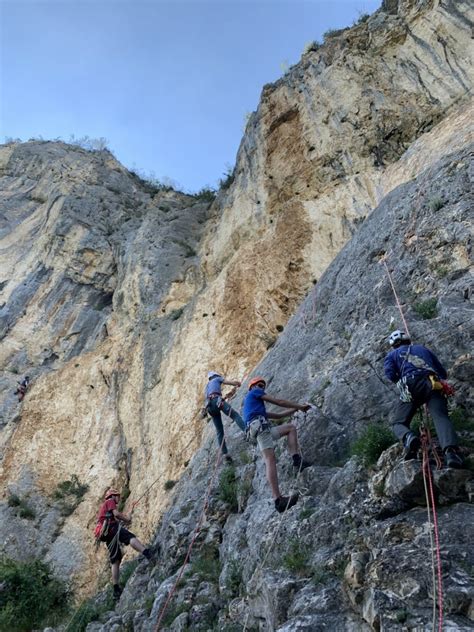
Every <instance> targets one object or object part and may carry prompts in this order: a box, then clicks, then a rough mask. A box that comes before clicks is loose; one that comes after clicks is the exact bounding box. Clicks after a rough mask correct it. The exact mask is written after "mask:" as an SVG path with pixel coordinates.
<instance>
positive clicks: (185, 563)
mask: <svg viewBox="0 0 474 632" xmlns="http://www.w3.org/2000/svg"><path fill="white" fill-rule="evenodd" d="M224 441H225V437H222V442H221V444H220V446H219V450H218V452H217V459H216V462H215V465H214V471H213V473H212V477H211V479H210V482H209V485H208V487H207V493H206V497H205V499H204V505H203V508H202V512H201V516H200V517H199V520H198V523H197V524H196V527H195V529H194V533H193V537H192V539H191V542H190V544H189V547H188V550H187V553H186V557H185V558H184V562H183V565H182V566H181V570H180V571H179V574H178V577H177V578H176V581H175V582H174V584H173V586H172V588H171V590H170V592H169V593H168V597H167V599H166V601H165V605H164V606H163V609H162V610H161V612H160V616H159V617H158V622H157V624H156V628H154V632H158V630H159V629H160V625H161V621H162V620H163V617H164V615H165V612H166V609H167V608H168V605H169V603H170V601H171V598H172V597H173V595H174V593H175V592H176V588H177V586H178V583H179V580H180V579H181V577H182V575H183V573H184V569H185V567H186V565H187V563H188V561H189V558H190V556H191V551H192V549H193V546H194V544H195V542H196V540H197V537H198V535H199V532H200V531H201V527H202V523H203V521H204V518H205V517H206V511H207V507H208V505H209V497H210V495H211V489H212V485H213V484H214V480H215V478H216V473H217V468H218V466H219V463H220V460H221V453H222V446H223V445H224Z"/></svg>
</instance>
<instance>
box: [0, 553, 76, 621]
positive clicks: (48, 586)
mask: <svg viewBox="0 0 474 632" xmlns="http://www.w3.org/2000/svg"><path fill="white" fill-rule="evenodd" d="M0 586H1V593H0V605H1V610H0V630H9V632H28V631H29V630H33V629H36V628H39V627H41V628H43V627H44V626H46V625H55V624H56V623H57V622H59V621H60V620H61V619H62V618H63V617H64V616H65V614H66V612H67V609H68V605H69V593H68V590H67V588H66V586H65V584H64V583H63V582H61V581H60V580H59V579H57V578H55V577H54V576H53V573H52V571H51V569H50V567H49V566H48V565H47V564H45V563H44V562H41V561H40V560H33V561H29V562H17V561H15V560H12V559H9V558H6V557H4V558H1V559H0Z"/></svg>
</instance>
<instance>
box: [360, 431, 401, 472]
mask: <svg viewBox="0 0 474 632" xmlns="http://www.w3.org/2000/svg"><path fill="white" fill-rule="evenodd" d="M394 443H395V437H394V436H393V434H392V433H391V431H390V430H389V429H388V428H386V427H385V426H384V425H382V424H377V423H373V424H370V425H369V426H367V428H366V429H365V431H364V432H363V433H362V435H361V436H360V437H359V438H358V439H357V440H356V441H355V442H354V443H353V444H352V450H351V452H352V454H353V455H354V456H356V457H358V458H359V459H360V461H362V463H363V464H364V465H365V466H367V467H370V466H372V465H374V464H375V463H376V462H377V460H378V458H379V456H380V455H381V454H382V452H383V451H384V450H386V449H387V448H389V447H390V446H391V445H393V444H394Z"/></svg>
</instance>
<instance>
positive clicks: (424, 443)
mask: <svg viewBox="0 0 474 632" xmlns="http://www.w3.org/2000/svg"><path fill="white" fill-rule="evenodd" d="M425 417H426V419H427V417H428V412H427V409H426V405H425ZM422 424H423V425H422V426H421V428H422V431H421V447H422V454H423V462H422V469H423V485H424V488H425V498H426V507H427V511H428V525H429V529H430V548H431V568H432V581H433V630H434V629H435V625H436V601H438V615H439V618H438V630H439V632H442V629H443V573H442V568H441V548H440V543H439V528H438V515H437V512H436V502H435V496H434V490H433V478H432V473H431V466H430V459H429V456H430V450H431V452H432V454H433V455H434V457H435V460H436V463H437V468H438V469H441V466H442V463H441V460H440V458H439V455H438V453H437V452H436V450H435V449H434V448H433V443H432V441H431V433H430V430H429V427H428V424H427V423H425V422H424V421H422ZM428 492H429V493H428ZM430 503H431V512H432V514H433V525H431V519H430ZM433 532H434V542H433ZM435 553H436V569H435ZM436 571H437V578H438V581H437V582H436ZM436 589H437V599H436Z"/></svg>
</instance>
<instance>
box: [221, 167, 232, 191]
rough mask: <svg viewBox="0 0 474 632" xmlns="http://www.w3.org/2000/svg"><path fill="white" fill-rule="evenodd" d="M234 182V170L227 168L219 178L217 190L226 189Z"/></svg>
mask: <svg viewBox="0 0 474 632" xmlns="http://www.w3.org/2000/svg"><path fill="white" fill-rule="evenodd" d="M234 180H235V168H234V167H227V169H226V170H225V172H224V173H223V175H222V178H219V189H224V190H225V189H228V188H229V187H230V185H231V184H232V183H233V181H234Z"/></svg>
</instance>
